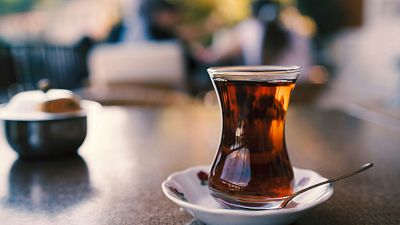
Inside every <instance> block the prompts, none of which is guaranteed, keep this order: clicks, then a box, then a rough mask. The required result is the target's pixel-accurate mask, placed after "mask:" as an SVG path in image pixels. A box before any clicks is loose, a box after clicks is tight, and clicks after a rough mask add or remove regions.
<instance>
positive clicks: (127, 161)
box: [0, 105, 400, 225]
mask: <svg viewBox="0 0 400 225" xmlns="http://www.w3.org/2000/svg"><path fill="white" fill-rule="evenodd" d="M286 128H287V129H286V134H287V138H286V139H287V144H288V149H289V154H290V157H291V161H292V164H293V165H295V166H297V167H302V168H308V169H313V170H316V171H318V172H319V173H321V174H322V175H324V176H328V177H331V176H335V175H337V174H340V173H342V172H343V171H347V170H350V169H353V168H356V167H358V166H360V165H361V164H363V163H365V162H374V163H375V166H374V167H373V168H372V169H371V170H369V171H367V172H365V173H363V174H360V175H357V176H355V177H353V178H352V179H348V180H343V181H341V182H340V183H337V184H336V185H335V193H334V195H333V196H332V197H331V199H329V200H328V201H327V202H326V203H324V204H322V205H320V206H318V207H317V208H315V209H313V210H312V211H311V212H310V213H308V214H306V215H305V216H303V217H301V218H300V219H299V220H298V221H297V222H296V223H294V224H296V225H300V224H327V225H329V224H341V225H343V224H346V225H351V224H374V225H375V224H400V132H399V131H398V130H397V131H396V130H394V129H390V128H386V127H384V126H381V125H376V124H373V123H370V122H366V121H363V120H359V119H357V118H354V117H351V116H348V115H346V114H344V113H342V112H340V111H335V110H322V109H316V108H312V107H305V106H296V105H292V106H291V107H290V110H289V113H288V118H287V125H286ZM219 129H220V118H219V111H218V108H216V107H208V108H207V107H204V106H199V105H195V106H193V105H190V106H170V107H153V108H152V107H103V108H102V109H96V110H94V111H92V112H91V114H90V115H89V131H88V136H87V139H86V141H85V143H84V144H83V146H82V147H81V149H80V150H79V154H80V156H76V157H71V158H65V159H60V160H53V161H48V162H44V161H40V162H29V161H22V160H17V157H16V155H15V154H14V153H13V151H12V150H11V149H10V147H9V146H8V145H7V143H6V140H5V139H4V134H3V131H2V130H3V129H0V130H1V131H0V156H1V163H0V224H30V225H34V224H40V225H45V224H191V223H192V219H193V218H192V217H191V216H190V215H189V214H188V213H186V212H184V211H182V210H180V209H179V207H178V206H176V205H175V204H173V203H172V202H170V201H169V200H168V199H167V198H166V197H164V195H163V193H162V191H161V187H160V185H161V182H162V181H163V180H164V179H166V177H167V176H168V175H169V174H171V173H172V172H175V171H178V170H183V169H185V168H188V167H191V166H195V165H204V164H209V163H211V161H212V159H213V156H214V154H215V150H216V147H217V145H218V142H219ZM195 223H196V222H193V224H195Z"/></svg>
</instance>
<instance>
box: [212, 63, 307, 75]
mask: <svg viewBox="0 0 400 225" xmlns="http://www.w3.org/2000/svg"><path fill="white" fill-rule="evenodd" d="M301 70H302V67H300V66H275V65H268V66H267V65H262V66H217V67H210V68H208V69H207V72H208V73H209V74H210V75H223V76H260V75H261V76H262V75H264V76H265V75H267V76H270V75H289V74H298V73H300V72H301Z"/></svg>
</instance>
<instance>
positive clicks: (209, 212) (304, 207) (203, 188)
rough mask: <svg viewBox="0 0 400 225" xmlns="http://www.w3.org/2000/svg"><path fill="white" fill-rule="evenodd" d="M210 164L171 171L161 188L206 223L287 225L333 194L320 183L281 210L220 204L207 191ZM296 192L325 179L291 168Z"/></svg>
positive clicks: (215, 224) (213, 224)
mask: <svg viewBox="0 0 400 225" xmlns="http://www.w3.org/2000/svg"><path fill="white" fill-rule="evenodd" d="M209 169H210V166H196V167H191V168H189V169H187V170H184V171H180V172H176V173H173V174H171V175H170V176H169V177H168V179H167V180H166V181H164V182H163V183H162V190H163V192H164V194H165V196H167V197H168V198H169V199H170V200H171V201H173V202H175V203H176V204H178V205H179V206H180V207H182V208H184V209H185V210H186V211H187V212H188V213H190V214H191V215H193V217H195V218H197V219H199V220H200V221H202V222H204V223H206V224H208V225H243V224H246V225H261V224H263V225H268V224H274V225H280V224H282V225H283V224H290V223H292V222H293V221H295V220H296V219H297V218H298V217H300V216H301V215H303V214H305V213H306V212H307V211H308V210H310V209H311V208H313V207H315V206H317V205H319V204H321V203H323V202H325V201H326V200H328V199H329V197H331V195H332V194H333V187H332V185H323V186H320V187H317V188H315V189H313V190H310V191H308V192H305V193H304V194H302V195H299V196H297V197H296V198H295V199H294V200H293V201H292V202H291V203H289V205H288V206H287V207H286V208H284V209H273V210H241V209H229V208H226V207H224V206H223V205H221V204H219V203H218V202H217V201H216V200H215V199H214V198H213V197H212V196H211V195H210V194H209V191H208V186H207V180H206V179H205V178H206V177H207V174H208V172H209ZM293 171H294V176H295V191H297V190H301V189H303V188H305V187H308V186H310V185H313V184H315V183H318V182H321V181H324V180H326V178H324V177H322V176H321V175H319V174H318V173H316V172H314V171H312V170H306V169H299V168H295V167H294V168H293Z"/></svg>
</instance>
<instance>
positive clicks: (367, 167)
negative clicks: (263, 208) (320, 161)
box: [280, 163, 374, 208]
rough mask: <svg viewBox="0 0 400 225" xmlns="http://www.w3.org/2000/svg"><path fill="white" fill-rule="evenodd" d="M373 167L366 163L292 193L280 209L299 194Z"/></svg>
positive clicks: (371, 164)
mask: <svg viewBox="0 0 400 225" xmlns="http://www.w3.org/2000/svg"><path fill="white" fill-rule="evenodd" d="M373 165H374V164H373V163H366V164H364V165H363V166H361V168H360V169H357V170H354V171H352V172H350V173H347V174H344V175H341V176H338V177H335V178H332V179H328V180H326V181H323V182H321V183H317V184H314V185H311V186H309V187H306V188H304V189H302V190H300V191H297V192H295V193H293V194H292V195H291V196H289V197H288V198H287V199H285V200H284V201H283V202H282V203H281V205H280V208H285V207H286V205H287V204H288V203H289V202H290V201H291V200H293V199H294V198H295V197H296V196H298V195H300V194H302V193H304V192H306V191H308V190H311V189H313V188H316V187H319V186H321V185H324V184H329V183H333V182H335V181H338V180H342V179H345V178H348V177H351V176H353V175H356V174H358V173H361V172H363V171H365V170H367V169H369V168H371V167H372V166H373Z"/></svg>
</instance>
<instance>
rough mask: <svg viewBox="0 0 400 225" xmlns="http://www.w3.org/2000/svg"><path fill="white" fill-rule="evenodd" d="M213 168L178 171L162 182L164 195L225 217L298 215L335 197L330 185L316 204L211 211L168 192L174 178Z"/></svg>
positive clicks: (208, 166)
mask: <svg viewBox="0 0 400 225" xmlns="http://www.w3.org/2000/svg"><path fill="white" fill-rule="evenodd" d="M210 167H211V166H210V165H201V166H193V167H189V168H187V169H185V170H181V171H177V172H174V173H172V174H171V175H169V176H168V178H167V179H166V180H165V181H163V182H162V184H161V188H162V191H163V193H164V195H165V196H166V197H167V198H168V199H170V200H171V201H173V202H174V203H176V204H177V205H179V206H181V207H183V208H188V209H193V210H197V211H203V212H207V213H212V214H224V215H227V214H228V215H243V216H265V215H277V214H290V213H296V212H301V211H305V210H308V209H311V208H314V207H316V206H318V205H320V204H322V203H324V202H326V201H327V200H328V199H329V198H330V197H331V196H332V195H333V192H334V190H333V185H332V184H328V188H327V189H326V191H325V193H323V194H322V196H321V197H320V198H319V199H318V200H317V201H315V202H312V203H310V204H307V205H304V206H300V207H295V208H282V209H266V210H243V209H234V210H233V209H210V208H206V207H203V206H199V205H196V204H193V203H190V202H185V201H182V200H180V199H178V198H177V197H175V196H173V195H172V194H171V193H170V191H169V190H168V187H167V184H168V183H169V182H170V181H172V180H173V177H176V176H178V175H181V174H185V173H189V172H190V171H194V170H209V168H210ZM293 169H295V170H304V171H307V172H309V173H310V172H311V173H314V174H315V175H316V176H319V177H321V178H323V179H327V178H325V177H324V176H322V175H320V174H319V173H317V172H315V171H314V170H309V169H303V168H298V167H293Z"/></svg>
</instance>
